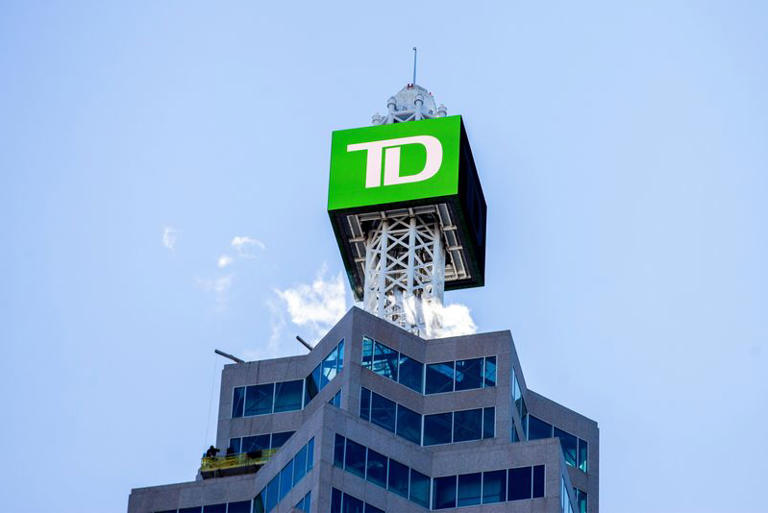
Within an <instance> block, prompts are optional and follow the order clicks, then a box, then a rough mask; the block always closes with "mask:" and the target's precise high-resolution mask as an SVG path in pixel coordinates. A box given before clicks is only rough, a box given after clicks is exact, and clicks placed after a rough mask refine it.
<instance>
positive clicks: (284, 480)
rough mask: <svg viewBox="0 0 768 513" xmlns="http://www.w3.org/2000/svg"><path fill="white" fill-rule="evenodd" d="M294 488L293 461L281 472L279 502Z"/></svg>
mask: <svg viewBox="0 0 768 513" xmlns="http://www.w3.org/2000/svg"><path fill="white" fill-rule="evenodd" d="M291 488H293V460H291V461H289V462H288V464H287V465H285V466H284V467H283V469H282V470H281V471H280V498H279V499H277V502H280V501H281V500H283V497H285V495H286V494H287V493H288V492H289V491H290V490H291Z"/></svg>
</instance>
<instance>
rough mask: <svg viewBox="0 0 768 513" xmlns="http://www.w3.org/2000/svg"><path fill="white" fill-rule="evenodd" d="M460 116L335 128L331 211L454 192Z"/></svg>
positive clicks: (456, 176) (455, 189)
mask: <svg viewBox="0 0 768 513" xmlns="http://www.w3.org/2000/svg"><path fill="white" fill-rule="evenodd" d="M460 140H461V116H451V117H446V118H437V119H427V120H422V121H409V122H406V123H395V124H392V125H379V126H372V127H366V128H355V129H351V130H339V131H336V132H333V138H332V142H331V178H330V184H329V190H328V210H339V209H347V208H354V207H365V206H371V205H379V204H387V203H399V202H405V201H411V200H420V199H427V198H433V197H441V196H451V195H455V194H457V193H458V188H459V146H460Z"/></svg>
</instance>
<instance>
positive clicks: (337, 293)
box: [273, 265, 347, 343]
mask: <svg viewBox="0 0 768 513" xmlns="http://www.w3.org/2000/svg"><path fill="white" fill-rule="evenodd" d="M325 274H326V268H325V265H323V267H322V268H321V269H320V271H319V272H318V273H317V276H316V277H315V280H314V281H313V282H312V283H310V284H307V283H301V284H298V285H296V286H295V287H292V288H287V289H284V290H279V289H275V294H276V295H277V297H278V298H279V299H280V303H281V306H282V307H283V308H285V310H287V313H288V315H289V317H290V319H291V322H292V323H293V324H295V325H296V326H299V327H301V328H305V329H309V330H310V334H309V335H310V336H311V337H313V338H315V339H318V338H320V337H322V336H323V335H325V333H326V332H327V331H328V329H330V328H331V327H332V326H333V325H334V324H336V322H337V321H338V320H339V319H341V317H342V316H343V315H344V314H345V313H346V311H347V292H346V288H345V286H344V277H343V275H342V273H338V274H337V275H336V276H335V277H331V278H330V279H328V280H326V279H325ZM276 310H278V313H281V311H280V309H276ZM273 317H275V316H273ZM278 320H279V319H278ZM284 324H285V322H284V320H283V326H284ZM275 325H276V322H275V321H273V338H276V339H279V334H277V335H276V334H275V330H274V326H275ZM280 329H282V326H281V327H280ZM275 343H277V340H275Z"/></svg>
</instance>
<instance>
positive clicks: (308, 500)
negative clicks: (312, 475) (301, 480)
mask: <svg viewBox="0 0 768 513" xmlns="http://www.w3.org/2000/svg"><path fill="white" fill-rule="evenodd" d="M311 505H312V492H307V494H306V495H305V496H304V498H303V499H301V500H300V501H299V502H298V503H297V504H296V509H298V510H299V511H302V512H303V513H309V508H310V506H311ZM230 506H231V504H230ZM227 513H232V511H231V510H230V511H228V512H227ZM243 513H250V512H249V511H243Z"/></svg>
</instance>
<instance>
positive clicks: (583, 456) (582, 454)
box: [578, 439, 589, 472]
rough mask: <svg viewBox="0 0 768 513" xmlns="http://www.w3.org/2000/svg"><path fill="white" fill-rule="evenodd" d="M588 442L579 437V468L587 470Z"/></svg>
mask: <svg viewBox="0 0 768 513" xmlns="http://www.w3.org/2000/svg"><path fill="white" fill-rule="evenodd" d="M588 452H589V451H588V450H587V442H586V440H581V439H579V461H578V463H579V470H582V471H584V472H587V453H588Z"/></svg>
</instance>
